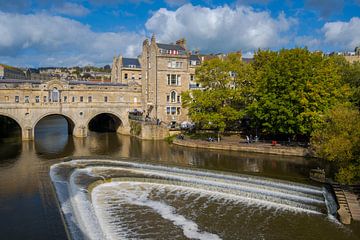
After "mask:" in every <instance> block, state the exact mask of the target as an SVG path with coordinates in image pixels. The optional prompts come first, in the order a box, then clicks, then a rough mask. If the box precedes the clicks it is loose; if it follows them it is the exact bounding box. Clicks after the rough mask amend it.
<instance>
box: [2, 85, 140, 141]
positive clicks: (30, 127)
mask: <svg viewBox="0 0 360 240" xmlns="http://www.w3.org/2000/svg"><path fill="white" fill-rule="evenodd" d="M134 109H137V110H140V109H141V86H139V85H136V84H134V85H124V84H118V83H94V82H80V81H70V82H68V81H60V80H50V81H46V82H44V81H34V80H0V115H2V116H6V117H9V118H11V119H13V120H15V121H16V122H17V124H18V125H19V126H20V128H21V132H22V139H23V140H33V139H34V137H35V136H34V134H35V131H34V130H35V128H36V126H37V124H38V123H39V121H40V120H41V119H43V118H45V117H47V116H51V115H60V116H63V117H64V118H65V119H66V120H67V122H68V126H69V128H68V129H69V133H71V134H73V135H74V136H76V137H86V136H87V135H88V130H89V123H90V121H91V120H92V119H94V118H95V117H97V116H98V115H100V114H102V115H104V114H105V115H107V116H109V117H111V118H112V119H113V121H114V122H115V124H116V131H117V132H119V133H122V134H130V124H129V119H128V113H129V112H130V111H134Z"/></svg>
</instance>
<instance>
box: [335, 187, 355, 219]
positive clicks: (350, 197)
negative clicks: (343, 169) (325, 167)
mask: <svg viewBox="0 0 360 240" xmlns="http://www.w3.org/2000/svg"><path fill="white" fill-rule="evenodd" d="M331 185H332V187H333V189H334V192H335V195H336V199H337V201H338V204H339V210H338V214H339V218H340V221H341V222H342V223H343V224H350V223H351V220H354V221H360V185H350V186H343V185H340V184H337V183H332V184H331Z"/></svg>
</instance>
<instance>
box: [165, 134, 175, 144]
mask: <svg viewBox="0 0 360 240" xmlns="http://www.w3.org/2000/svg"><path fill="white" fill-rule="evenodd" d="M175 138H176V135H170V136H167V137H166V138H165V139H164V140H165V141H166V142H167V143H169V144H171V143H173V142H174V140H175Z"/></svg>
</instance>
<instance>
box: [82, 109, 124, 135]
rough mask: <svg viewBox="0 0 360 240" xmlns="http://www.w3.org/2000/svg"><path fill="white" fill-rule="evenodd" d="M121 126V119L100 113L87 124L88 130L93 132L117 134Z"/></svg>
mask: <svg viewBox="0 0 360 240" xmlns="http://www.w3.org/2000/svg"><path fill="white" fill-rule="evenodd" d="M121 126H122V122H121V119H120V118H119V117H118V116H116V115H114V114H112V113H100V114H98V115H96V116H95V117H93V118H92V119H91V120H90V121H89V124H88V127H89V130H90V131H93V132H117V131H118V129H119V128H120V127H121Z"/></svg>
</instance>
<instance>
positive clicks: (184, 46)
mask: <svg viewBox="0 0 360 240" xmlns="http://www.w3.org/2000/svg"><path fill="white" fill-rule="evenodd" d="M176 45H179V46H180V47H182V48H184V49H186V39H185V38H182V39H179V40H177V41H176Z"/></svg>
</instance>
